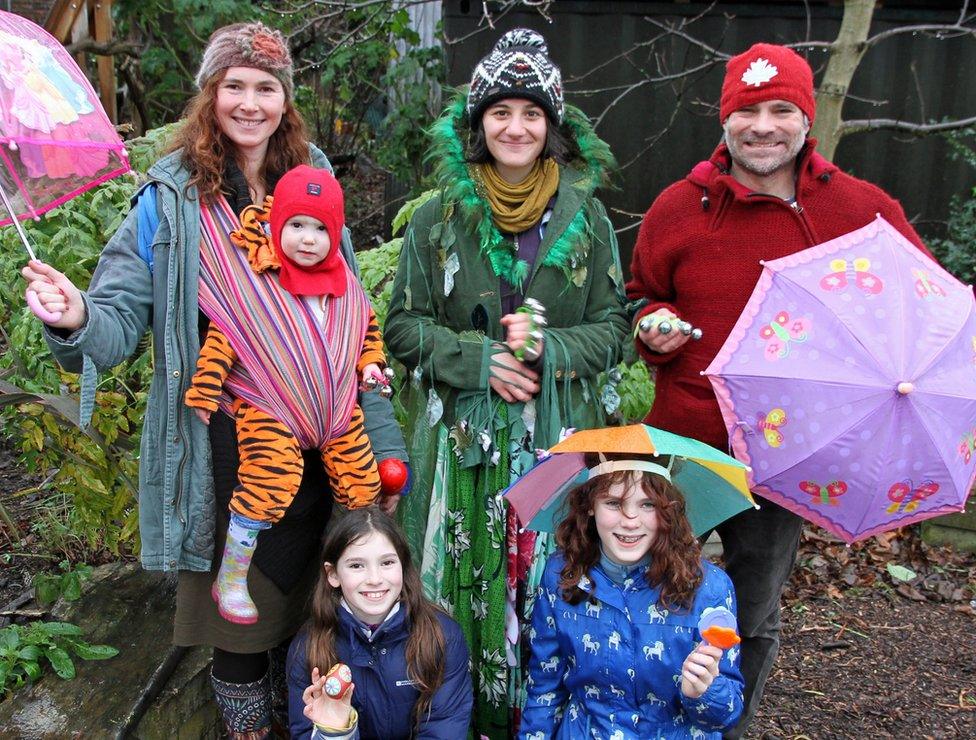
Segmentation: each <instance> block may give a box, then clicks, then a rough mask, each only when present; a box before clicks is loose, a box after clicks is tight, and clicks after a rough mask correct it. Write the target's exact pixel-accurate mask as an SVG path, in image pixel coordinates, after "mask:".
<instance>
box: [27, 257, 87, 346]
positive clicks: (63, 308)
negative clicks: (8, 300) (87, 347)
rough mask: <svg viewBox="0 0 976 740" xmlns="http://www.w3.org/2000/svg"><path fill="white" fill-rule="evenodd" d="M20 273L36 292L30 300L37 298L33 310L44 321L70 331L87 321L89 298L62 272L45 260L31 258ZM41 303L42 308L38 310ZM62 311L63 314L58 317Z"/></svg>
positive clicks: (28, 286)
mask: <svg viewBox="0 0 976 740" xmlns="http://www.w3.org/2000/svg"><path fill="white" fill-rule="evenodd" d="M20 274H21V275H22V276H23V277H24V280H26V281H27V290H28V292H32V293H34V297H33V298H31V299H30V300H29V301H28V303H29V304H34V303H35V302H36V304H37V305H31V311H33V312H34V315H35V316H37V317H38V318H39V319H41V321H43V322H44V323H45V324H47V325H48V326H53V327H55V328H57V329H67V330H69V331H76V330H78V329H80V328H81V327H82V326H83V325H84V323H85V302H84V300H82V297H81V293H80V292H79V290H78V289H77V288H76V287H75V286H74V283H72V282H71V281H70V280H68V278H66V277H65V276H64V275H63V274H62V273H60V272H58V271H57V270H55V269H54V268H53V267H51V266H50V265H46V264H44V263H43V262H39V261H38V260H31V261H30V262H29V263H27V267H25V268H24V269H23V270H21V271H20ZM35 299H36V300H35ZM38 306H39V307H40V309H41V311H38V310H37V308H38ZM59 313H60V314H61V315H60V317H57V314H59ZM45 314H46V315H45ZM56 317H57V318H56Z"/></svg>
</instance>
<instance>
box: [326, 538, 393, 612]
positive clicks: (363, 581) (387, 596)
mask: <svg viewBox="0 0 976 740" xmlns="http://www.w3.org/2000/svg"><path fill="white" fill-rule="evenodd" d="M325 572H326V576H327V577H328V579H329V585H331V586H332V588H338V589H340V590H341V591H342V596H343V598H344V599H345V600H346V604H348V605H349V609H350V611H352V613H353V615H354V616H355V617H356V619H358V620H359V621H360V622H363V623H364V624H380V623H381V622H382V621H383V620H384V619H386V617H387V615H388V614H389V613H390V610H391V609H392V608H393V605H394V604H396V603H397V601H399V599H400V592H401V591H402V590H403V566H402V565H401V563H400V558H399V557H398V556H397V553H396V548H394V546H393V543H392V542H390V540H389V538H388V537H387V536H386V535H384V534H381V533H379V532H376V531H372V532H370V533H369V534H367V535H366V536H365V537H361V538H359V539H358V540H355V541H353V542H352V543H350V545H349V546H348V547H346V549H345V550H344V551H343V552H342V555H341V556H340V557H339V562H337V563H335V564H334V565H333V564H332V563H325Z"/></svg>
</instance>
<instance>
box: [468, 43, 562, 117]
mask: <svg viewBox="0 0 976 740" xmlns="http://www.w3.org/2000/svg"><path fill="white" fill-rule="evenodd" d="M503 98H525V99H527V100H531V101H533V102H535V103H538V104H539V105H540V106H542V108H543V110H545V112H546V115H548V116H549V119H550V120H551V121H553V122H554V123H556V124H560V123H562V121H563V78H562V73H561V72H560V71H559V67H557V66H556V65H555V64H553V63H552V60H551V59H549V48H548V47H547V46H546V40H545V39H544V38H542V36H541V35H540V34H538V33H536V32H535V31H532V30H529V29H528V28H516V29H514V30H512V31H509V32H508V33H506V34H505V35H504V36H502V37H501V38H500V39H499V40H498V43H497V44H495V48H493V49H492V50H491V51H490V52H489V53H488V56H486V57H484V58H483V59H482V60H481V61H480V62H478V66H477V67H475V68H474V74H473V75H472V76H471V87H470V89H469V91H468V105H467V108H468V120H470V121H471V124H472V126H475V125H477V121H478V120H479V119H480V118H481V114H482V113H484V111H485V108H487V107H488V106H489V105H491V104H492V103H495V102H497V101H499V100H502V99H503Z"/></svg>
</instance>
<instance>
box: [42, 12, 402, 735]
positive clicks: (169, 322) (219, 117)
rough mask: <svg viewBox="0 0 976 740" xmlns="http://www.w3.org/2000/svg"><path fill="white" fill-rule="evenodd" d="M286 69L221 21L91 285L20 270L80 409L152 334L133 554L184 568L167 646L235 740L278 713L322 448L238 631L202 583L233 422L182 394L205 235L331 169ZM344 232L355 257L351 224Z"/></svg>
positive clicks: (308, 557)
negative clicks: (205, 658) (297, 177)
mask: <svg viewBox="0 0 976 740" xmlns="http://www.w3.org/2000/svg"><path fill="white" fill-rule="evenodd" d="M292 71H293V69H292V61H291V56H290V53H289V51H288V47H287V44H286V42H285V39H284V38H283V37H282V35H281V34H280V33H278V32H277V31H274V30H272V29H269V28H267V27H266V26H264V25H263V24H260V23H241V24H235V25H232V26H227V27H224V28H221V29H218V30H217V31H216V32H215V33H214V34H213V35H212V36H211V38H210V41H209V42H208V45H207V48H206V49H205V51H204V53H203V58H202V61H201V65H200V70H199V72H198V74H197V84H198V86H199V88H200V92H199V93H198V94H197V95H196V96H195V97H194V98H193V99H192V100H191V101H190V104H189V106H188V109H187V115H186V119H185V121H184V123H183V125H182V126H181V127H180V128H179V130H178V131H177V133H176V135H175V140H174V142H173V145H172V151H171V153H170V154H169V155H168V156H166V157H164V158H163V159H161V160H160V161H159V162H157V163H156V164H155V165H154V166H153V167H152V168H151V169H150V171H149V179H150V183H149V184H148V185H147V186H146V187H145V188H144V189H143V190H142V191H141V192H140V194H139V196H137V199H136V201H135V208H133V209H132V211H131V212H130V214H129V215H128V217H127V218H126V220H125V221H124V223H123V224H122V226H121V227H120V229H119V231H118V232H117V233H116V234H115V236H113V237H112V239H111V240H110V241H109V243H108V244H107V245H106V247H105V250H104V251H103V253H102V255H101V258H100V259H99V264H98V267H97V269H96V271H95V275H94V276H93V278H92V282H91V285H90V287H89V289H88V291H87V292H85V293H80V292H79V291H78V290H77V288H75V286H74V285H72V284H71V282H70V281H68V280H67V279H66V278H65V277H64V276H63V275H62V274H60V273H59V272H57V271H56V270H53V269H52V268H50V267H48V266H46V265H42V264H40V263H37V262H32V263H31V264H30V265H29V266H28V267H27V268H25V269H24V271H23V274H24V277H25V278H26V279H27V280H28V282H29V284H30V285H29V288H30V289H31V290H34V291H36V292H37V293H38V294H39V297H40V298H41V299H42V302H44V304H45V306H46V308H47V309H48V310H51V311H60V312H61V314H62V315H61V317H60V318H59V319H57V320H51V321H49V322H48V328H47V329H46V334H47V339H48V343H49V345H50V346H51V350H52V352H53V353H54V355H55V357H56V358H57V359H58V361H59V362H60V363H61V364H62V365H63V366H64V367H65V368H67V369H70V370H74V371H81V372H82V382H83V391H82V411H83V412H84V411H85V410H86V409H87V410H88V411H89V413H90V408H91V406H90V399H91V393H92V392H93V389H94V380H95V370H96V368H107V367H111V366H112V365H114V364H117V363H119V362H121V361H123V360H124V359H125V358H126V357H128V356H129V355H130V354H132V352H133V351H134V350H135V348H136V345H137V343H138V341H139V339H140V338H141V336H142V334H143V333H144V332H145V330H146V329H147V328H149V327H151V328H152V331H153V336H154V343H153V346H154V363H155V374H154V377H153V382H152V387H151V389H150V394H149V400H148V404H147V411H146V419H145V422H144V427H143V434H142V449H141V453H140V470H139V473H140V476H139V477H140V486H139V505H140V534H141V544H142V549H141V553H140V555H141V558H142V563H143V566H144V567H146V568H147V569H151V570H177V571H179V581H178V589H177V605H176V617H175V626H174V642H175V643H176V644H177V645H200V644H204V645H212V646H213V647H214V662H213V676H212V678H213V687H214V692H215V696H216V700H217V703H218V706H219V707H220V709H221V712H222V714H223V719H224V723H225V725H226V728H227V731H228V733H229V734H230V736H231V737H248V738H262V737H267V736H268V734H269V733H270V731H271V724H272V709H273V708H274V710H275V713H276V714H277V713H278V712H279V711H283V710H284V709H285V707H284V697H285V685H284V675H283V665H284V655H285V652H286V651H287V646H288V642H289V640H290V638H291V636H292V635H293V634H294V633H295V632H296V631H297V630H298V628H299V626H300V625H301V624H302V622H303V621H304V619H305V616H306V613H307V612H306V603H307V597H308V594H309V592H310V590H311V588H312V586H313V584H314V581H315V577H316V575H317V573H318V563H317V559H316V555H317V551H318V545H319V541H320V537H321V532H322V529H323V527H324V524H325V521H326V520H327V519H328V516H329V500H328V497H324V496H322V493H321V492H322V490H325V489H326V486H327V482H326V477H325V475H324V471H323V470H322V465H321V462H320V461H319V460H318V455H317V453H313V452H309V453H307V454H305V456H304V457H305V464H304V475H303V478H302V483H301V486H300V488H299V492H298V494H297V495H296V497H295V499H294V501H293V502H292V504H291V506H290V507H289V508H288V511H287V513H286V514H285V516H284V518H282V519H281V521H280V522H279V523H278V525H277V526H275V527H273V528H271V529H269V530H266V531H264V532H262V533H261V535H260V536H259V537H258V540H257V549H256V551H255V553H254V557H253V561H252V563H253V565H254V566H255V567H252V568H251V569H250V571H249V575H248V590H249V592H250V594H251V597H252V598H253V599H254V601H255V603H256V604H257V608H258V610H259V611H260V613H261V620H260V621H259V622H258V623H256V624H252V625H239V624H232V623H230V622H228V621H226V620H223V619H221V618H220V616H219V615H218V613H217V608H216V605H215V604H214V602H213V600H212V599H211V595H210V589H211V585H212V583H213V581H214V578H215V576H216V570H217V565H219V563H220V553H221V552H222V549H223V545H224V542H223V540H224V537H225V534H226V531H227V524H228V502H229V501H230V497H231V493H232V491H233V489H234V487H235V485H236V483H237V466H238V455H237V448H236V436H235V431H234V422H233V420H232V419H231V418H230V417H229V416H226V415H225V414H223V413H215V414H214V415H213V417H212V419H211V423H210V425H209V427H208V426H206V425H204V424H203V423H202V422H200V421H199V420H197V419H196V417H195V416H194V414H193V412H192V411H191V410H190V409H189V408H188V407H186V406H185V405H184V404H183V402H182V399H183V395H184V393H185V392H186V390H187V384H188V381H189V379H190V376H191V375H192V373H193V369H194V367H195V364H196V360H197V354H198V352H199V348H200V344H201V339H202V337H203V336H204V335H205V334H206V331H207V323H208V322H207V319H206V316H205V315H204V314H203V313H201V312H200V310H199V303H198V285H199V282H200V277H201V271H202V270H203V269H204V268H203V267H202V265H201V259H200V254H201V244H202V242H204V241H205V240H206V239H211V240H213V239H226V238H227V234H228V233H229V231H230V230H232V229H234V228H237V226H238V225H239V224H238V223H237V217H236V214H239V213H240V212H241V211H242V210H243V208H244V207H245V206H247V205H250V204H252V203H261V202H263V200H264V197H265V195H266V194H267V193H268V192H270V191H271V190H272V189H273V188H274V186H275V184H276V183H277V181H278V178H279V177H280V176H281V175H282V174H283V173H284V172H285V171H287V170H289V169H291V168H292V167H295V166H297V165H300V164H311V165H312V166H315V167H321V168H326V169H330V170H331V167H330V165H329V162H328V160H327V159H326V158H325V156H324V155H323V154H322V152H321V151H319V150H318V149H317V148H316V147H314V146H313V145H311V144H310V143H309V142H308V141H307V136H306V133H305V127H304V123H303V121H302V119H301V117H300V115H299V113H298V111H297V109H296V108H295V106H294V103H293V80H292ZM220 224H223V225H224V226H223V227H220ZM341 241H342V245H341V246H342V250H343V255H344V257H345V260H346V262H347V264H349V265H350V266H354V265H355V259H354V255H353V250H352V245H351V242H350V240H349V235H348V231H344V232H343V235H342V240H341ZM353 269H355V268H353ZM360 404H361V405H362V407H363V410H364V413H365V417H366V429H367V433H368V434H369V436H370V441H371V443H372V446H373V450H374V452H375V454H376V457H377V460H383V459H386V458H390V457H397V458H405V457H406V452H405V449H404V445H403V439H402V437H401V436H400V433H399V430H398V428H397V426H396V424H395V423H394V421H393V416H392V407H391V406H390V404H389V401H388V400H386V399H383V398H381V397H380V396H379V394H378V393H364V394H362V397H361V399H360ZM83 416H84V413H83ZM269 666H270V668H269ZM273 705H274V707H273Z"/></svg>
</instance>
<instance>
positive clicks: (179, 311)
mask: <svg viewBox="0 0 976 740" xmlns="http://www.w3.org/2000/svg"><path fill="white" fill-rule="evenodd" d="M175 221H176V234H177V235H179V234H180V233H182V232H181V231H180V208H179V204H178V203H177V209H176V218H175ZM183 256H184V255H183V254H180V255H173V254H172V253H171V254H170V258H171V259H172V258H174V257H177V258H178V259H182V258H183ZM175 264H176V266H177V270H178V271H179V270H180V263H179V261H177V262H176V263H175ZM177 277H179V275H177ZM175 283H176V285H177V288H175V290H180V289H182V287H183V286H182V285H181V281H179V280H176V281H175ZM183 308H184V307H183V300H182V299H180V300H177V301H176V325H177V332H176V350H177V361H178V362H180V363H181V364H182V360H183V352H184V348H183V341H182V337H181V336H180V331H179V329H180V328H182V325H183V323H184V322H183V321H182V318H183V313H184V311H183ZM177 380H179V383H178V384H177V385H180V384H182V382H183V381H182V378H177ZM177 395H178V393H177ZM178 406H179V400H177V407H178ZM175 420H176V429H175V430H174V432H175V433H174V436H173V443H174V444H176V445H179V447H180V453H179V454H180V460H179V463H178V464H177V466H176V477H175V480H174V481H173V482H174V485H175V487H176V491H175V493H174V495H173V508H174V509H175V511H176V517H177V519H179V520H180V524H182V525H183V526H184V527H185V526H186V519H185V518H184V517H183V512H182V511H181V510H180V503H181V501H182V499H183V467H184V465H185V463H186V443H185V441H184V439H183V430H182V429H181V428H180V415H179V413H177V414H176V416H175Z"/></svg>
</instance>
